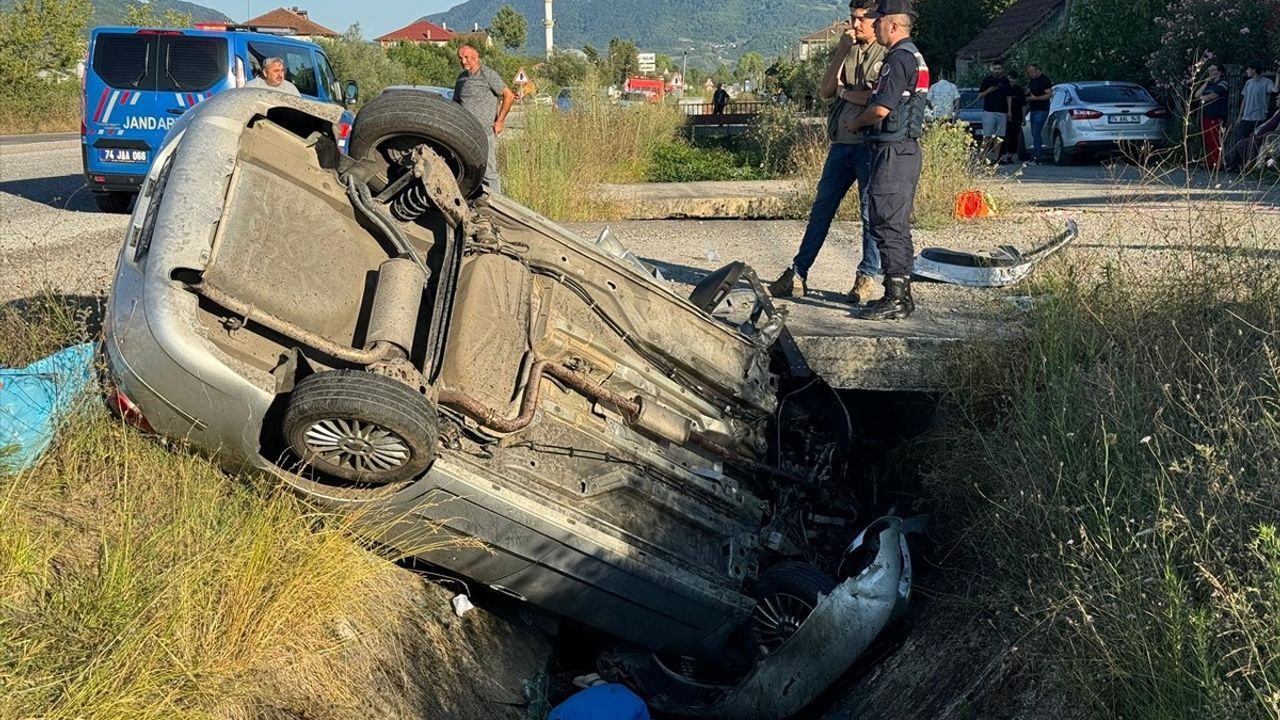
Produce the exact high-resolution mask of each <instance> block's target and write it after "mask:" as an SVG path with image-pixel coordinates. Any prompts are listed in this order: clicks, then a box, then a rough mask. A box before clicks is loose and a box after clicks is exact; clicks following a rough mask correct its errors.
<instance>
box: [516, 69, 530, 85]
mask: <svg viewBox="0 0 1280 720" xmlns="http://www.w3.org/2000/svg"><path fill="white" fill-rule="evenodd" d="M527 82H529V75H528V73H526V72H525V71H524V68H520V72H518V73H516V79H515V83H516V84H517V85H523V84H525V83H527Z"/></svg>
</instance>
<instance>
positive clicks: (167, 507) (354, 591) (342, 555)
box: [0, 297, 533, 720]
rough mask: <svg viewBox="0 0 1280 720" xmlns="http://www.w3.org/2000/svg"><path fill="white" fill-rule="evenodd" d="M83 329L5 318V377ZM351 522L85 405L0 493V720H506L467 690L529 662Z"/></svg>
mask: <svg viewBox="0 0 1280 720" xmlns="http://www.w3.org/2000/svg"><path fill="white" fill-rule="evenodd" d="M93 315H94V312H93V308H84V307H82V306H68V305H67V304H65V303H63V302H61V301H60V300H59V299H58V298H54V297H49V298H45V299H41V300H39V301H36V302H34V303H29V304H27V305H25V306H23V307H22V308H13V307H9V308H0V366H17V365H21V364H24V363H26V362H28V361H30V360H32V359H34V358H36V357H38V356H40V355H43V354H45V353H47V352H50V351H52V350H55V349H57V348H59V347H62V346H64V345H66V344H68V343H71V342H77V341H80V340H82V339H85V338H87V337H90V329H91V328H92V327H93V325H94V321H93ZM350 522H351V521H350V520H349V519H342V518H338V517H333V516H330V515H326V514H322V513H318V512H316V510H315V509H314V508H311V507H309V506H308V505H306V504H305V503H303V502H301V501H300V500H299V499H297V498H296V497H294V496H292V495H290V494H288V493H285V492H283V491H281V490H279V489H278V488H277V487H276V484H275V483H272V482H270V481H269V480H265V479H253V478H237V477H231V476H228V475H226V474H225V473H223V472H222V471H221V470H219V469H218V468H217V467H215V466H214V465H213V464H212V463H210V462H209V461H207V460H205V459H203V458H201V457H199V456H197V455H194V454H191V453H188V452H186V451H185V450H184V449H183V448H182V447H181V446H180V445H179V444H174V443H168V442H162V441H159V440H157V439H155V438H150V437H146V436H143V435H142V434H140V433H138V432H136V431H135V430H133V429H132V428H129V427H126V426H124V425H122V424H121V423H120V422H119V421H117V420H115V419H114V418H112V417H110V416H109V415H107V414H106V412H105V411H104V410H102V409H101V408H100V406H98V405H96V404H90V406H89V407H87V408H85V410H84V411H83V412H82V413H81V414H80V416H79V417H77V418H76V419H75V420H74V421H72V422H71V423H70V424H69V426H68V427H65V428H64V429H63V430H62V431H61V432H60V433H59V438H58V440H57V442H56V443H55V445H54V447H53V448H52V449H51V450H50V452H49V453H47V454H46V455H45V457H44V458H42V460H41V462H40V463H39V465H38V466H37V467H35V468H34V469H31V470H28V471H25V472H23V473H21V474H19V475H17V476H8V477H0V687H3V688H4V691H3V692H2V693H0V718H31V717H41V718H86V719H89V718H94V719H96V718H103V719H108V718H110V719H114V718H120V719H123V718H130V719H131V720H132V719H141V720H145V719H147V718H155V719H156V720H160V719H162V718H166V719H167V718H192V719H195V718H201V719H205V718H249V717H308V718H334V719H337V718H348V717H422V716H439V713H441V712H445V711H449V712H451V713H452V714H451V715H450V716H451V717H457V718H472V717H475V718H481V717H497V716H502V717H508V716H509V715H507V714H505V712H506V711H503V713H498V712H497V711H496V710H494V709H493V707H492V706H491V707H489V709H487V710H486V709H485V708H484V703H483V702H482V701H481V700H480V699H479V698H477V697H476V695H478V694H479V693H480V692H483V693H488V694H489V695H491V696H492V695H493V693H494V691H495V687H494V685H493V684H492V682H491V681H486V684H485V685H484V687H483V688H478V686H477V684H476V683H472V682H469V681H468V680H467V676H468V675H469V674H474V673H476V672H477V669H476V668H478V667H484V668H486V670H489V671H492V672H493V673H494V674H495V675H497V674H499V673H500V669H499V668H498V667H496V665H498V664H502V663H504V662H506V660H507V659H509V656H510V657H514V658H515V659H511V660H510V662H506V665H507V666H508V667H511V666H515V667H518V668H519V667H527V666H529V665H532V664H533V663H532V660H531V659H530V658H527V657H525V654H528V652H529V651H528V650H527V648H525V647H524V646H522V645H521V642H520V641H512V640H511V634H512V633H511V631H510V630H505V631H504V630H500V629H495V622H494V621H493V620H492V619H491V618H486V617H478V618H477V617H475V616H468V618H467V619H466V622H465V623H462V622H458V621H456V620H455V619H454V618H452V616H451V615H450V614H449V613H448V612H447V607H448V606H447V596H443V597H442V596H441V594H440V592H439V591H437V590H435V589H433V588H431V587H430V586H426V585H425V584H424V583H423V582H422V581H421V580H420V579H418V578H417V577H416V576H415V575H413V574H411V573H408V572H406V571H404V570H401V569H399V568H397V567H396V566H395V565H393V564H392V563H390V562H388V558H387V557H384V556H381V555H379V554H375V553H373V552H370V551H369V550H368V549H366V548H365V547H364V546H363V545H361V544H360V543H358V542H356V541H355V540H353V539H352V537H353V536H352V532H351V525H350ZM451 623H452V627H451V626H450V625H451ZM504 632H505V633H506V635H504ZM504 638H505V640H504ZM516 656H518V657H516ZM511 699H512V700H515V701H518V700H520V699H521V698H520V697H518V696H517V697H514V698H511ZM472 708H474V709H472ZM512 712H514V711H512Z"/></svg>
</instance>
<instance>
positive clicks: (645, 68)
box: [638, 63, 658, 72]
mask: <svg viewBox="0 0 1280 720" xmlns="http://www.w3.org/2000/svg"><path fill="white" fill-rule="evenodd" d="M638 69H639V70H640V72H657V71H658V66H657V65H654V64H653V63H640V66H639V68H638Z"/></svg>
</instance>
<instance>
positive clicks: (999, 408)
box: [931, 201, 1280, 720]
mask: <svg viewBox="0 0 1280 720" xmlns="http://www.w3.org/2000/svg"><path fill="white" fill-rule="evenodd" d="M1254 210H1255V209H1254V208H1249V207H1244V206H1240V205H1237V206H1235V207H1231V206H1227V205H1218V204H1213V203H1206V202H1202V201H1196V202H1188V204H1187V205H1186V206H1185V207H1183V206H1180V205H1179V206H1175V207H1168V208H1164V210H1163V211H1162V212H1159V213H1146V212H1140V211H1139V210H1138V209H1137V208H1133V209H1131V212H1127V213H1117V214H1116V221H1117V222H1120V223H1123V224H1124V225H1125V232H1124V234H1123V235H1121V237H1125V238H1126V241H1125V243H1126V244H1127V243H1128V242H1129V239H1131V238H1134V237H1135V235H1138V236H1142V237H1147V238H1150V242H1154V243H1163V244H1164V245H1165V248H1166V249H1165V250H1163V251H1151V250H1143V251H1140V252H1139V253H1134V252H1133V251H1130V250H1126V249H1125V248H1123V247H1120V244H1119V243H1117V246H1116V247H1114V248H1110V249H1104V250H1103V251H1101V253H1100V254H1099V255H1098V256H1095V257H1092V258H1088V257H1078V258H1077V259H1076V260H1074V261H1073V260H1071V259H1070V258H1071V257H1072V256H1068V258H1067V259H1064V260H1062V261H1059V262H1057V263H1056V264H1055V265H1054V266H1053V267H1052V268H1051V272H1050V274H1049V275H1048V276H1047V277H1044V278H1042V279H1040V280H1039V281H1038V282H1037V284H1036V286H1035V291H1036V293H1037V294H1038V295H1039V296H1040V298H1041V301H1040V302H1039V303H1038V304H1036V306H1035V308H1034V310H1033V311H1032V312H1031V314H1030V316H1029V332H1028V333H1027V334H1026V335H1025V336H1024V338H1023V339H1022V341H1021V342H1020V344H1019V345H1017V346H1016V347H1014V348H1009V347H1008V346H1002V347H1000V348H993V347H990V346H987V347H975V348H974V349H973V350H972V353H971V354H970V355H969V356H968V357H967V358H966V359H965V361H964V362H963V363H960V364H959V365H958V367H957V368H956V369H955V376H954V383H953V386H954V388H955V392H954V396H953V398H952V399H951V401H950V402H949V404H948V408H949V411H950V416H951V419H952V423H951V425H950V428H949V431H948V433H947V434H946V435H945V437H942V438H939V441H940V442H939V446H938V447H939V448H940V453H941V457H942V458H943V461H942V462H941V463H940V465H939V467H938V468H937V469H936V472H935V474H934V479H933V482H932V483H931V488H932V491H933V493H934V494H935V500H936V501H937V502H938V503H940V505H942V506H945V507H948V508H949V513H948V515H947V517H946V518H945V519H946V520H947V522H948V523H949V524H951V525H952V527H953V529H958V528H981V532H972V533H970V534H968V535H966V536H965V540H964V541H962V543H961V547H962V548H963V549H964V550H966V551H967V552H968V553H969V555H970V557H971V558H972V560H973V562H974V563H975V566H977V567H981V568H983V569H984V574H985V575H986V577H985V580H984V594H985V597H984V598H983V600H984V601H985V602H986V603H987V604H988V605H990V606H993V607H996V608H1000V609H1002V610H1005V611H1010V612H1012V613H1013V614H1014V615H1015V616H1016V617H1018V618H1019V619H1020V620H1021V621H1022V623H1023V629H1024V630H1025V631H1026V632H1027V634H1028V636H1029V637H1028V639H1027V642H1026V643H1025V645H1027V646H1035V649H1036V650H1038V651H1040V652H1041V653H1043V654H1044V657H1046V658H1051V660H1049V661H1050V662H1053V663H1055V664H1060V665H1062V666H1063V667H1064V668H1065V670H1066V671H1067V675H1068V677H1070V678H1072V680H1073V684H1074V687H1073V688H1072V692H1073V694H1075V695H1076V696H1078V697H1079V698H1081V701H1082V702H1083V704H1084V708H1085V710H1086V711H1087V713H1088V715H1089V716H1090V717H1098V718H1111V717H1123V718H1128V719H1132V720H1182V719H1185V720H1192V719H1193V718H1205V717H1234V718H1257V719H1258V720H1263V719H1267V720H1275V719H1276V718H1278V717H1280V541H1278V540H1277V529H1276V528H1277V522H1278V521H1280V486H1278V485H1277V484H1276V482H1275V479H1276V478H1277V477H1280V308H1278V307H1277V304H1276V298H1277V297H1280V266H1278V265H1277V262H1276V261H1277V260H1280V254H1278V253H1277V250H1276V248H1277V247H1280V228H1277V227H1276V225H1275V224H1274V220H1271V221H1262V220H1260V219H1259V217H1258V215H1257V213H1255V212H1254ZM1267 222H1270V223H1271V224H1270V225H1267V224H1266V223H1267ZM1147 224H1149V225H1150V226H1149V227H1138V226H1141V225H1147ZM1108 235H1109V233H1098V236H1099V237H1100V238H1105V237H1107V236H1108ZM1135 255H1136V256H1137V257H1133V256H1135Z"/></svg>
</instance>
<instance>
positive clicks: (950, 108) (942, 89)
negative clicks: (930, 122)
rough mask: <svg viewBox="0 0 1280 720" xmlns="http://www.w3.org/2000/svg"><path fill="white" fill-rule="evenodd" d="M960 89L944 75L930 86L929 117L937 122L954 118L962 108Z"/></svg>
mask: <svg viewBox="0 0 1280 720" xmlns="http://www.w3.org/2000/svg"><path fill="white" fill-rule="evenodd" d="M959 105H960V88H958V87H956V84H955V83H953V82H951V81H950V80H948V79H947V77H946V76H945V75H944V76H942V77H940V78H938V82H936V83H934V84H933V85H930V86H929V117H931V118H933V119H935V120H941V119H944V118H954V117H955V116H956V113H957V112H959V110H960V108H959V107H958V106H959Z"/></svg>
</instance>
